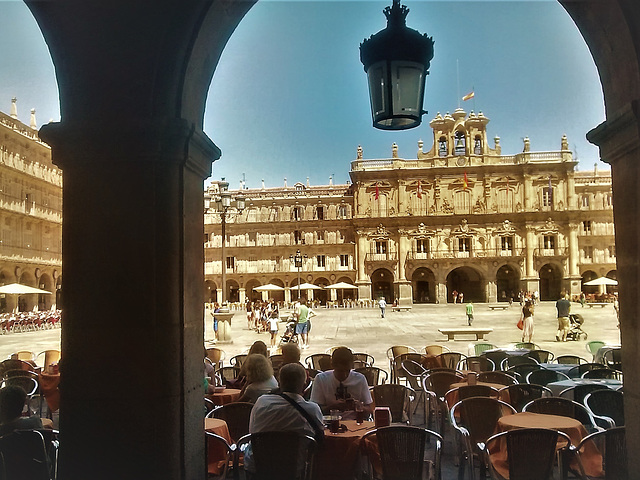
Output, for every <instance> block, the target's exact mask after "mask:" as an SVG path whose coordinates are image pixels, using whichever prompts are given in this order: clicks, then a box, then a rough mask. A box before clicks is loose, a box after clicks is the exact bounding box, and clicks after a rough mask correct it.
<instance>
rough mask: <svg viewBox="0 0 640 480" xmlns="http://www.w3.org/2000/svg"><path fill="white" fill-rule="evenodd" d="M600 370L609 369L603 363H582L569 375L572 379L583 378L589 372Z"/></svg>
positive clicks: (570, 371)
mask: <svg viewBox="0 0 640 480" xmlns="http://www.w3.org/2000/svg"><path fill="white" fill-rule="evenodd" d="M599 368H607V367H606V366H605V365H603V364H602V363H581V364H580V365H576V366H575V367H573V368H572V369H571V370H569V371H568V372H567V375H569V377H571V378H582V375H583V374H584V373H585V372H588V371H589V370H597V369H599Z"/></svg>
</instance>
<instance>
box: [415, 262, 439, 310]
mask: <svg viewBox="0 0 640 480" xmlns="http://www.w3.org/2000/svg"><path fill="white" fill-rule="evenodd" d="M411 287H412V289H413V303H436V300H437V296H436V276H435V274H434V273H433V271H432V270H431V269H429V268H426V267H420V268H417V269H416V270H415V272H413V275H411Z"/></svg>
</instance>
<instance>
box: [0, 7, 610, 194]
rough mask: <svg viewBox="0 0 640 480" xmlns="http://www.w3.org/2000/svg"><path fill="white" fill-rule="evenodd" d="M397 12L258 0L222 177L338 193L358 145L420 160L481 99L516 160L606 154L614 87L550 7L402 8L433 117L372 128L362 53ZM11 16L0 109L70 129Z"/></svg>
mask: <svg viewBox="0 0 640 480" xmlns="http://www.w3.org/2000/svg"><path fill="white" fill-rule="evenodd" d="M390 3H391V0H389V2H370V1H364V0H363V1H352V2H344V1H323V2H314V1H275V0H260V1H259V2H258V3H257V4H256V5H255V6H254V7H253V8H252V9H251V10H250V11H249V13H248V14H247V15H246V16H245V18H244V19H243V20H242V22H241V23H240V25H239V26H238V28H237V29H236V31H235V32H234V34H233V35H232V37H231V39H230V40H229V43H228V44H227V47H226V48H225V51H224V52H223V55H222V58H221V60H220V63H219V65H218V68H217V69H216V72H215V74H214V77H213V81H212V84H211V88H210V92H209V99H208V101H207V111H206V114H205V132H206V133H207V134H208V135H209V137H210V138H211V139H212V140H213V141H214V142H215V143H216V145H218V146H219V147H220V148H221V150H222V153H223V155H222V158H221V159H220V160H218V161H217V162H215V163H214V165H213V178H220V177H226V179H227V180H228V181H229V182H230V183H231V187H232V188H233V187H236V186H237V185H238V182H239V180H240V179H241V178H242V174H243V173H244V175H245V177H246V181H247V186H249V187H257V186H259V185H260V183H261V180H262V179H264V180H265V184H266V185H267V186H278V185H282V184H283V179H284V178H285V177H286V178H287V180H288V184H289V185H292V184H293V183H295V182H297V181H302V182H305V181H306V178H307V177H309V178H310V182H311V183H312V184H326V183H328V180H329V176H330V175H334V181H335V182H336V183H344V182H346V181H347V179H348V178H349V177H348V174H349V166H350V162H351V161H352V160H354V159H355V155H356V148H357V146H358V145H362V147H363V149H364V157H365V158H388V157H389V156H390V155H391V144H392V143H393V142H396V143H397V144H398V146H399V155H400V157H403V158H415V156H416V151H417V142H418V140H419V139H422V140H424V142H425V149H428V148H429V147H430V146H431V144H432V132H431V129H430V128H429V125H428V123H429V120H431V119H432V118H433V117H434V116H435V114H436V113H437V112H441V113H442V114H444V113H445V112H447V111H449V112H452V111H453V110H455V108H456V107H457V106H458V101H459V97H460V96H462V95H464V94H466V93H468V92H470V91H471V90H472V89H474V91H475V99H474V100H471V101H467V102H464V103H462V107H463V108H465V110H467V111H469V110H472V109H473V110H476V111H480V110H481V111H482V112H483V113H484V114H485V115H486V116H487V117H489V118H490V119H491V122H490V123H489V126H488V133H489V136H490V138H493V137H494V136H495V135H498V136H500V138H501V144H502V151H503V153H504V154H513V153H517V152H520V151H522V138H523V137H525V136H529V138H530V139H531V149H532V150H534V151H544V150H557V149H559V146H560V138H561V136H562V134H564V133H566V134H567V136H568V137H569V145H570V148H571V149H572V150H574V153H575V151H576V150H577V157H578V159H579V160H580V165H579V169H583V170H584V169H592V168H593V165H594V163H596V162H597V161H598V150H597V148H596V147H594V146H593V145H591V144H589V143H588V142H587V141H586V139H585V134H586V132H587V131H589V130H590V129H591V128H593V127H595V126H596V125H598V124H599V123H600V122H602V121H603V120H604V106H603V99H602V89H601V86H600V83H599V79H598V75H597V71H596V68H595V65H594V63H593V60H592V58H591V56H590V54H589V51H588V49H587V46H586V45H585V43H584V40H583V39H582V37H581V36H580V33H579V32H578V30H577V29H576V27H575V24H574V23H573V22H572V20H571V18H570V17H569V16H568V14H567V13H566V12H565V11H564V9H563V8H562V7H561V6H560V5H559V4H558V3H557V2H555V1H552V0H540V1H534V2H521V1H497V2H484V1H465V2H458V1H424V0H422V1H409V0H406V1H404V2H403V3H404V4H406V5H407V6H408V7H409V9H410V13H409V15H408V17H407V25H408V26H409V27H411V28H414V29H416V30H418V31H420V32H421V33H428V34H429V35H430V36H433V39H434V41H435V55H434V59H433V61H432V63H431V68H430V75H429V77H428V80H427V91H426V96H425V103H424V108H425V110H428V111H429V113H428V114H427V115H425V116H424V118H423V124H422V125H421V126H420V127H418V128H416V129H412V130H407V131H402V132H389V131H380V130H376V129H374V128H373V127H372V126H371V114H370V107H369V99H368V93H367V84H366V75H365V73H364V70H363V68H362V64H361V63H360V60H359V49H358V47H359V45H360V43H361V42H362V41H363V39H364V38H368V37H369V36H370V35H371V34H373V33H376V32H377V31H379V30H381V29H382V28H384V27H385V25H386V23H385V18H384V15H383V14H382V9H383V8H384V7H385V6H386V5H389V4H390ZM0 18H1V19H3V20H4V21H3V41H4V44H3V48H2V49H1V50H0V110H2V111H5V112H8V111H9V108H10V102H11V97H12V96H16V97H17V98H18V105H19V112H18V113H19V116H20V119H21V120H23V121H24V122H26V123H28V121H29V110H30V109H31V108H32V107H35V108H36V110H37V118H38V123H39V124H40V125H41V124H43V123H45V122H47V121H49V119H53V120H58V119H59V108H58V99H57V85H56V81H55V76H54V71H53V66H52V64H51V60H50V58H49V55H48V51H47V48H46V45H45V44H44V40H43V39H42V35H41V34H40V32H39V30H38V27H37V25H36V23H35V21H34V20H33V18H32V17H31V15H30V13H29V11H28V9H27V8H26V7H25V6H24V4H22V3H21V2H19V1H3V2H0ZM457 65H458V66H459V67H457ZM458 70H459V75H458V74H457V71H458ZM458 79H459V80H458ZM458 83H459V85H460V87H459V89H458V86H457V85H458ZM133 113H135V112H132V114H133ZM600 167H601V168H602V167H605V166H604V165H600Z"/></svg>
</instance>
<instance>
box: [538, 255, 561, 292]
mask: <svg viewBox="0 0 640 480" xmlns="http://www.w3.org/2000/svg"><path fill="white" fill-rule="evenodd" d="M538 275H539V277H540V300H557V299H559V298H560V294H561V293H562V268H561V267H559V266H558V265H556V264H554V263H547V264H546V265H543V266H542V268H540V270H538Z"/></svg>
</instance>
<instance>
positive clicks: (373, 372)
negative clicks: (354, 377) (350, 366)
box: [354, 367, 389, 387]
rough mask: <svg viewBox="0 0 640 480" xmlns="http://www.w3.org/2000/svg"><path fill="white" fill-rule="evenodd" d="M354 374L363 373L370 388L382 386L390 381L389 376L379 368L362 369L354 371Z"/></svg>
mask: <svg viewBox="0 0 640 480" xmlns="http://www.w3.org/2000/svg"><path fill="white" fill-rule="evenodd" d="M354 372H358V373H361V374H362V375H364V376H365V378H366V379H367V384H368V385H369V386H370V387H373V386H375V385H382V384H383V383H386V382H387V380H388V379H389V374H388V373H387V372H386V371H385V370H382V369H381V368H378V367H360V368H356V369H354Z"/></svg>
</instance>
